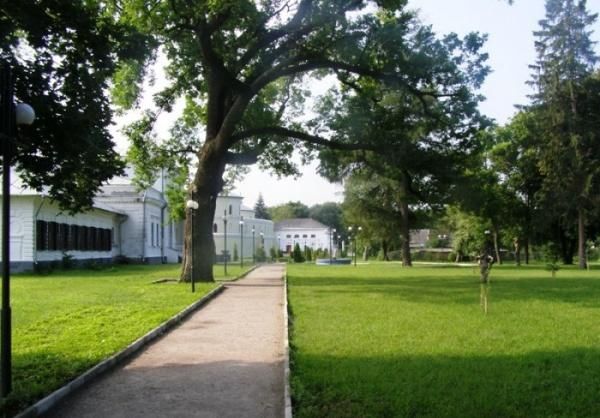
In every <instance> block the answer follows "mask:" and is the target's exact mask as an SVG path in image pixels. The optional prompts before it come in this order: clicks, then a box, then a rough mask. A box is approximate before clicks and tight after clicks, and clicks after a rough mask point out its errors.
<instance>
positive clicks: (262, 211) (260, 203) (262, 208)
mask: <svg viewBox="0 0 600 418" xmlns="http://www.w3.org/2000/svg"><path fill="white" fill-rule="evenodd" d="M254 216H255V217H256V218H257V219H271V215H269V211H268V210H267V205H265V200H264V199H263V196H262V193H259V194H258V200H257V201H256V204H255V205H254Z"/></svg>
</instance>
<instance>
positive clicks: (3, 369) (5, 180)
mask: <svg viewBox="0 0 600 418" xmlns="http://www.w3.org/2000/svg"><path fill="white" fill-rule="evenodd" d="M0 95H1V98H0V123H1V124H2V125H1V126H0V133H1V134H2V135H1V137H2V138H1V139H2V311H1V312H0V316H1V320H0V322H1V324H0V328H1V330H0V334H1V337H2V341H1V343H0V375H1V379H0V393H1V395H2V397H6V396H7V395H8V394H9V393H10V391H11V389H12V388H11V382H12V367H11V334H12V332H11V310H10V247H9V245H10V243H9V237H10V138H11V137H12V135H13V134H14V123H15V115H14V109H13V84H12V75H11V72H10V68H8V67H4V68H2V69H0Z"/></svg>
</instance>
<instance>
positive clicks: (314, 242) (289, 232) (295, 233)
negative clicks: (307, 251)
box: [276, 228, 335, 252]
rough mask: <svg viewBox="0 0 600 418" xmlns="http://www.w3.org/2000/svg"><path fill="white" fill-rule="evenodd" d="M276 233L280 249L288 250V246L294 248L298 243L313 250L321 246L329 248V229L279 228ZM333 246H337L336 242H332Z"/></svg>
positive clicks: (301, 246)
mask: <svg viewBox="0 0 600 418" xmlns="http://www.w3.org/2000/svg"><path fill="white" fill-rule="evenodd" d="M276 235H277V239H278V242H279V249H280V250H281V251H283V252H285V251H287V248H288V246H289V247H291V249H292V250H293V249H294V245H296V243H298V245H300V248H304V247H305V246H306V247H309V248H311V249H313V250H316V249H319V248H322V249H327V250H329V236H330V235H329V229H323V228H314V229H310V228H307V229H302V228H285V229H280V230H278V231H277V233H276ZM313 236H314V237H313ZM333 247H335V243H332V248H333Z"/></svg>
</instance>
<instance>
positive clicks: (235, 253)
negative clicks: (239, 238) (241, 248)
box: [233, 242, 240, 261]
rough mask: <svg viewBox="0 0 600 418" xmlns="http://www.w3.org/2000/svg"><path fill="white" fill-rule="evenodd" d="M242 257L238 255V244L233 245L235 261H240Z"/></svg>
mask: <svg viewBox="0 0 600 418" xmlns="http://www.w3.org/2000/svg"><path fill="white" fill-rule="evenodd" d="M239 259H240V256H239V254H238V248H237V242H234V243H233V261H238V260H239Z"/></svg>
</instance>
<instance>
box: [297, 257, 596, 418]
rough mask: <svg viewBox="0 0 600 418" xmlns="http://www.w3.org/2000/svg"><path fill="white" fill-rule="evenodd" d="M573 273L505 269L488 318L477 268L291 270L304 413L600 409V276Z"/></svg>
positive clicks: (535, 413)
mask: <svg viewBox="0 0 600 418" xmlns="http://www.w3.org/2000/svg"><path fill="white" fill-rule="evenodd" d="M563 276H564V277H561V279H560V280H548V273H547V272H545V271H544V270H543V268H542V266H538V267H535V268H533V267H528V268H521V269H516V268H513V267H508V268H507V267H504V266H495V267H494V279H495V283H496V284H492V287H491V290H490V292H489V294H488V305H489V310H488V314H487V315H483V314H482V313H481V308H480V306H479V293H480V289H479V285H478V283H477V277H476V276H475V275H474V274H473V269H472V268H470V267H467V268H459V267H446V266H444V267H437V268H431V267H427V268H425V267H421V266H417V267H415V268H413V269H402V268H400V267H399V266H398V264H389V263H388V264H383V263H378V264H371V265H368V266H362V265H359V266H358V267H356V268H354V267H353V266H348V267H347V268H345V267H335V268H328V267H323V266H311V265H290V266H288V285H289V303H290V308H291V309H292V310H293V312H294V322H293V328H292V329H291V344H292V347H294V348H293V351H292V378H291V384H292V392H293V393H294V395H295V397H294V400H295V404H294V407H295V409H294V416H296V417H299V418H307V417H317V416H330V417H342V416H344V417H408V416H428V417H446V418H453V417H455V418H478V417H482V416H489V417H509V416H512V417H514V416H522V417H526V416H527V417H546V416H581V417H593V416H597V415H599V414H600V405H598V402H597V393H598V389H599V386H600V384H599V383H598V380H597V370H598V368H600V356H598V353H599V352H600V342H599V341H598V339H597V338H596V336H597V335H598V334H599V333H600V324H598V321H597V318H596V317H595V316H594V315H590V311H589V310H590V307H591V306H596V305H597V300H598V298H599V297H600V281H599V280H598V278H597V276H592V275H590V274H588V273H587V272H583V271H582V272H580V271H575V270H574V269H566V270H565V271H564V274H563ZM490 382H494V384H493V385H490ZM542 382H543V384H541V383H542ZM499 387H501V388H502V390H501V391H499V390H498V388H499ZM574 390H575V391H576V393H577V396H576V397H574V396H573V391H574ZM296 394H298V396H296Z"/></svg>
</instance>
